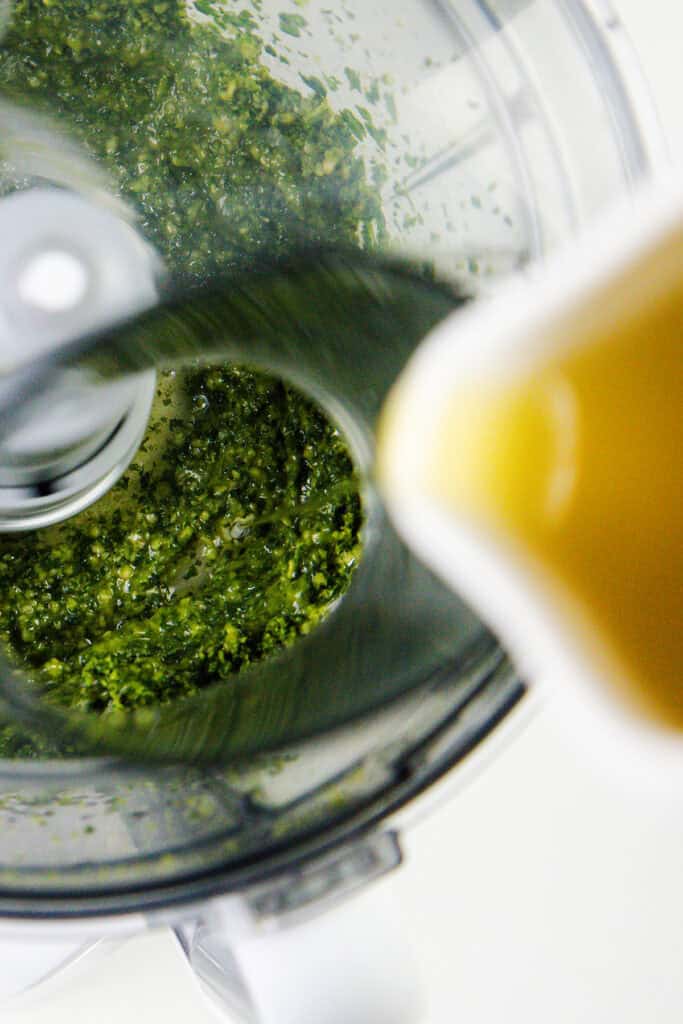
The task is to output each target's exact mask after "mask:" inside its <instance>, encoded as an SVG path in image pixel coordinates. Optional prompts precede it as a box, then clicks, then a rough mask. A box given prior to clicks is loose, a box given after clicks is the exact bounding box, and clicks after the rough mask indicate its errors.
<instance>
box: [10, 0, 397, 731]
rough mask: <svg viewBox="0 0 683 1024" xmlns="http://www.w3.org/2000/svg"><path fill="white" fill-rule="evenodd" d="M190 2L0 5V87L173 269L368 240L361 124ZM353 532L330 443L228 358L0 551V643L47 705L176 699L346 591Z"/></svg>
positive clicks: (244, 17) (348, 485) (356, 506)
mask: <svg viewBox="0 0 683 1024" xmlns="http://www.w3.org/2000/svg"><path fill="white" fill-rule="evenodd" d="M194 7H195V8H197V9H198V10H199V11H200V12H201V15H202V16H201V18H200V19H199V20H195V19H194V18H190V17H189V16H188V13H187V11H186V7H185V4H184V3H182V2H178V0H161V2H159V0H93V2H83V3H77V2H74V0H17V2H15V4H14V6H13V15H12V23H11V27H10V29H9V31H8V33H7V35H6V36H5V38H4V40H3V45H2V47H0V90H1V91H2V92H4V94H5V95H8V96H10V97H21V98H22V99H28V100H29V101H30V102H31V103H32V104H34V105H35V106H37V107H38V108H42V109H46V110H48V111H49V112H51V113H53V114H56V115H57V116H58V117H59V119H60V122H61V123H62V124H63V125H64V126H65V127H66V128H69V129H70V130H71V131H72V132H73V133H74V134H75V135H76V136H77V137H79V138H80V139H81V141H82V142H83V143H84V145H85V146H86V148H87V149H88V150H89V151H90V152H91V153H92V154H94V155H95V156H96V157H97V158H98V159H99V160H100V161H101V162H103V163H104V164H106V166H107V167H108V168H109V169H110V171H111V172H112V173H113V175H114V176H115V179H116V181H117V182H118V186H119V188H120V192H121V194H122V195H123V196H124V197H125V198H126V199H127V200H128V201H129V202H130V203H131V204H132V205H133V206H134V207H135V208H136V209H137V211H138V213H139V224H140V228H141V231H142V232H143V234H144V235H145V236H146V237H147V238H148V239H150V240H151V241H152V242H153V243H154V244H155V246H156V247H157V249H158V251H159V252H160V254H161V255H162V257H163V258H164V260H165V262H166V266H167V268H168V269H169V271H170V273H171V276H172V278H173V279H174V280H175V281H179V282H181V283H191V282H196V281H201V280H205V279H207V278H209V277H210V276H211V275H213V274H214V273H216V272H217V271H222V270H225V269H228V268H231V267H232V268H234V267H238V266H241V265H244V264H245V263H248V262H249V261H250V260H251V259H253V257H254V256H255V255H257V254H259V253H261V252H266V253H267V254H268V255H270V256H272V255H277V254H278V253H282V252H285V251H287V249H289V248H291V247H293V246H296V245H298V244H300V243H302V242H315V241H324V242H325V243H328V244H329V243H332V244H334V243H338V244H345V245H347V246H348V245H358V244H362V245H366V246H367V245H368V244H372V243H373V241H374V240H376V239H377V238H378V237H379V236H380V235H381V232H382V223H383V222H382V215H381V210H380V206H379V201H378V198H377V195H376V193H375V191H374V189H373V188H372V187H371V186H369V185H368V184H367V178H368V175H367V172H366V167H365V164H364V162H363V159H362V158H361V156H360V155H359V154H358V151H357V147H358V146H359V143H360V142H361V140H362V139H363V138H364V136H365V134H366V130H367V129H366V127H365V126H364V125H363V124H362V123H361V122H360V121H359V120H358V119H357V118H356V117H355V115H354V114H353V113H351V112H350V111H342V112H341V113H339V112H335V111H334V110H333V109H332V107H331V106H330V104H329V103H328V100H327V98H326V96H325V94H324V89H321V88H317V87H313V86H307V85H305V84H302V91H301V92H299V91H297V90H296V89H293V88H291V87H289V86H287V85H284V84H282V83H281V82H279V81H277V80H276V79H275V78H274V77H273V76H272V74H271V73H270V72H269V71H268V70H267V69H266V67H265V66H264V65H263V64H262V63H261V57H262V54H263V49H262V48H263V46H264V44H263V43H262V42H261V40H260V39H259V38H258V35H257V32H256V28H257V24H256V21H255V17H254V15H252V14H251V13H249V12H248V11H244V10H242V11H239V10H238V7H237V5H233V4H230V3H227V4H226V3H223V4H221V5H215V6H214V5H210V4H207V3H204V2H201V3H200V2H197V3H195V5H194ZM254 7H255V8H256V9H258V4H254ZM298 24H299V22H297V25H298ZM268 53H269V54H270V56H271V57H272V58H274V57H275V56H276V50H275V49H274V48H273V47H272V46H269V47H268ZM361 524H362V512H361V505H360V499H359V496H358V486H357V480H356V478H355V475H354V471H353V466H352V462H351V459H350V457H349V454H348V451H347V449H346V446H345V444H344V442H343V440H342V439H341V438H340V436H339V434H338V433H337V431H336V430H335V428H334V427H333V426H332V425H331V424H330V423H329V422H328V421H327V420H326V418H325V417H324V416H323V414H322V413H321V412H320V411H319V410H317V409H316V408H314V407H313V406H312V405H311V403H310V402H309V401H308V400H307V399H305V398H304V397H302V396H301V395H300V394H298V393H297V392H295V391H293V390H292V389H290V388H289V387H287V386H285V385H283V384H282V383H280V382H278V381H275V380H272V379H269V378H266V377H264V376H262V375H259V374H256V373H253V372H250V371H248V370H246V369H239V368H235V367H228V368H214V369H197V370H193V371H188V372H184V373H183V374H182V375H178V376H177V377H175V376H174V375H173V374H169V375H166V376H165V377H164V378H162V380H161V382H160V387H159V393H158V397H157V403H156V407H155V412H154V414H153V417H152V422H151V424H150V429H149V431H148V434H147V437H146V440H145V442H144V444H143V448H142V450H141V452H140V455H139V457H138V458H137V459H136V461H135V463H134V464H133V465H132V466H131V467H130V469H129V470H128V472H127V473H126V474H125V475H124V477H123V478H122V480H121V481H120V482H119V483H118V484H117V486H116V487H115V488H114V490H113V491H112V492H110V494H109V495H108V496H107V497H106V498H105V499H104V500H103V501H102V502H100V503H98V504H97V505H96V506H94V508H93V509H91V510H89V511H88V512H86V513H83V514H81V515H80V516H78V517H76V518H75V519H73V520H71V521H69V522H67V523H65V524H63V525H61V526H59V527H53V528H50V529H49V530H44V531H40V532H37V533H34V534H31V535H30V536H25V537H20V538H9V537H8V538H4V539H2V540H1V541H0V638H1V639H2V640H3V641H4V642H5V643H6V644H7V645H8V646H9V648H10V650H11V651H12V652H13V653H14V654H15V655H16V656H17V657H18V658H19V659H20V661H22V662H23V663H25V664H28V665H30V666H31V669H32V670H33V673H34V674H35V675H36V676H37V678H38V679H40V680H41V682H42V683H43V684H44V685H45V686H46V688H47V694H48V696H49V699H51V700H53V701H54V702H56V703H59V704H62V705H67V706H71V707H78V708H85V709H90V710H93V711H98V712H102V711H107V710H108V709H113V708H135V707H140V706H144V705H148V704H152V703H156V702H158V701H168V700H171V699H174V698H176V697H179V696H182V695H188V694H191V693H194V692H196V691H197V689H198V688H201V687H203V686H206V685H208V684H211V683H213V682H216V681H219V680H222V679H224V678H226V677H228V676H229V675H230V674H232V673H233V672H235V671H237V670H239V669H240V668H242V667H243V666H246V665H248V664H250V663H252V662H254V661H256V660H258V659H260V658H263V657H265V656H267V655H269V654H270V653H271V652H273V651H276V650H277V649H278V648H279V647H280V646H281V645H283V644H287V643H289V642H291V641H292V640H294V639H295V638H296V637H297V636H299V635H301V634H304V633H306V632H308V631H309V630H310V629H311V628H312V627H313V626H314V625H315V624H316V623H317V622H318V621H319V620H320V619H321V617H323V616H324V615H325V614H326V613H327V611H328V610H329V608H330V606H331V605H332V604H333V603H334V601H335V600H337V599H338V598H339V597H340V595H341V594H342V593H343V592H344V590H345V588H346V587H347V585H348V582H349V579H350V576H351V575H352V572H353V569H354V567H355V565H356V564H357V561H358V559H359V553H360V542H359V533H360V528H361Z"/></svg>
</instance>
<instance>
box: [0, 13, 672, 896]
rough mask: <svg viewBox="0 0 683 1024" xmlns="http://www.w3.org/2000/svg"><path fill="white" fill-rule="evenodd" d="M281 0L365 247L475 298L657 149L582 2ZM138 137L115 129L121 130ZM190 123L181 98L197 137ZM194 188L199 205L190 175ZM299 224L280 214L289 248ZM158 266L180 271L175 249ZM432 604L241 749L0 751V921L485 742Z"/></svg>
mask: <svg viewBox="0 0 683 1024" xmlns="http://www.w3.org/2000/svg"><path fill="white" fill-rule="evenodd" d="M72 6H74V8H75V6H76V5H72ZM200 6H201V7H202V11H198V10H197V7H196V6H194V5H193V6H192V12H193V17H196V18H198V19H199V20H200V21H201V20H202V19H205V18H206V17H207V16H209V15H210V12H211V10H212V9H214V10H218V11H220V10H223V11H225V10H233V5H231V4H225V5H221V4H220V3H219V2H216V3H214V4H213V8H212V7H211V5H206V4H204V5H200ZM282 6H283V5H282V3H281V2H280V0H278V2H277V3H275V2H273V3H270V2H264V3H263V5H262V8H263V9H262V13H261V14H259V15H258V16H256V15H255V17H256V22H257V24H256V29H255V31H257V32H258V33H259V34H261V35H262V36H263V38H264V40H265V41H266V42H267V43H268V44H271V43H272V52H270V53H269V52H265V51H264V53H263V56H262V60H263V63H264V64H265V65H266V66H267V67H268V68H269V69H270V71H271V73H272V74H273V75H274V76H275V77H277V78H278V79H279V80H281V81H285V82H287V83H288V84H290V85H291V86H292V87H293V88H294V89H296V90H298V91H300V92H302V93H304V94H305V95H307V96H308V97H309V98H311V97H312V96H313V95H314V94H315V93H316V91H317V90H319V89H326V91H327V98H328V100H329V102H330V103H331V104H332V106H333V107H334V108H335V109H336V110H342V109H348V110H351V111H352V112H354V116H355V117H358V118H360V119H361V120H362V121H363V120H365V115H364V114H363V112H362V111H361V110H359V109H358V108H359V107H363V108H365V110H366V113H369V116H371V118H372V124H373V130H372V132H366V133H365V137H364V139H363V141H362V142H360V143H359V148H358V155H360V156H362V157H363V159H364V162H365V168H366V172H367V174H368V176H369V177H370V178H371V177H372V169H373V167H379V168H381V169H382V171H381V176H380V178H379V179H378V180H382V184H381V197H382V207H383V212H384V219H385V222H386V235H384V236H382V246H383V247H384V248H386V249H388V250H390V251H391V252H398V253H400V254H401V255H403V256H408V257H410V258H411V259H425V260H428V261H430V262H431V263H433V264H434V265H435V266H436V268H437V271H438V273H439V274H440V275H441V276H442V277H445V278H447V279H452V280H457V281H463V280H464V281H465V282H467V284H468V287H469V288H470V290H471V291H473V292H475V293H481V292H484V291H487V290H492V289H495V287H496V284H497V282H498V281H499V280H501V279H502V278H504V277H505V276H506V275H507V274H509V273H510V272H511V271H514V270H517V269H519V268H522V267H524V266H525V265H526V264H527V263H528V262H529V261H531V260H535V259H539V258H542V257H543V255H544V254H545V253H547V252H548V251H550V250H551V249H552V248H554V247H555V246H557V245H558V244H560V243H562V242H563V241H564V240H565V239H567V238H568V237H570V236H571V235H572V234H573V233H574V232H575V231H576V230H577V229H579V228H580V227H581V225H582V224H584V223H586V222H589V221H590V220H591V219H592V218H593V217H595V216H596V215H598V214H599V213H600V212H601V211H603V210H604V209H605V208H606V207H607V206H608V205H609V204H610V202H612V201H613V200H614V199H615V198H616V197H617V196H622V195H623V194H624V193H625V192H628V191H629V189H631V188H632V186H633V185H634V184H635V183H637V182H638V181H639V180H640V179H642V178H643V177H645V176H647V175H648V174H650V173H651V172H652V170H653V169H654V168H656V167H657V166H658V165H659V163H661V162H662V161H663V160H664V159H665V157H664V153H663V149H662V144H661V141H660V135H659V130H658V126H657V122H656V117H655V115H654V113H653V111H652V108H651V106H650V104H649V100H648V96H647V90H646V88H645V86H644V83H643V82H642V80H641V78H640V74H639V70H638V68H637V65H636V62H635V60H634V58H633V55H632V53H631V50H630V47H629V44H628V41H627V40H626V38H625V36H624V33H623V30H622V28H621V26H620V24H619V22H618V20H617V18H616V17H615V15H614V14H613V13H612V12H611V10H610V9H609V8H608V7H607V5H605V4H604V3H602V2H600V3H599V2H597V0H595V2H587V0H586V2H584V0H555V2H551V0H538V2H534V0H490V2H475V0H374V2H373V3H372V4H368V3H367V0H344V2H343V3H342V4H340V5H335V6H334V8H332V7H331V5H328V4H322V3H319V2H317V0H313V2H311V3H309V4H307V5H306V6H305V7H303V8H298V7H295V6H292V8H291V14H296V16H297V17H302V18H303V19H304V21H305V24H303V23H301V22H297V23H295V24H296V25H297V26H298V30H299V31H298V34H296V32H295V34H294V35H292V34H288V33H287V32H283V22H282V19H281V15H282ZM87 7H88V5H87V4H86V3H85V2H84V4H83V9H84V11H85V9H86V8H87ZM19 9H21V5H19ZM207 12H208V14H207ZM285 24H287V23H285ZM289 24H290V26H291V24H292V23H291V22H290V23H289ZM231 31H232V30H231ZM173 44H174V40H170V42H169V40H168V39H166V40H165V44H164V45H173ZM3 47H4V48H3V49H2V50H0V85H1V84H2V73H1V62H2V61H5V62H10V63H11V61H12V59H13V50H12V47H13V34H12V26H11V21H10V25H9V28H8V30H7V34H6V35H5V39H4V44H3ZM282 58H285V61H286V63H283V62H282ZM79 59H80V58H78V56H77V55H76V56H74V61H75V66H76V65H77V63H78V60H79ZM6 66H9V65H8V64H6ZM349 69H350V73H349ZM36 70H37V73H38V72H39V71H40V68H39V67H38V68H37V69H36ZM136 73H137V72H136V71H135V69H134V68H133V69H132V70H131V74H132V75H135V74H136ZM38 80H39V75H38V74H37V77H36V81H38ZM315 83H317V84H315ZM332 83H334V84H332ZM38 93H40V102H39V103H38V102H37V97H38ZM11 99H12V100H13V101H17V100H23V101H24V103H25V104H26V105H27V111H28V113H29V114H30V113H31V111H32V110H33V109H34V108H36V107H40V109H41V110H43V111H44V110H45V109H47V112H48V114H49V113H52V114H53V115H54V114H56V115H57V116H58V119H59V121H60V125H61V126H62V127H65V128H66V129H67V130H69V131H72V132H74V133H75V135H76V136H78V133H79V121H78V117H77V116H76V115H75V112H74V111H72V112H71V113H70V112H69V111H68V109H66V108H65V106H64V104H60V103H59V102H57V100H54V101H53V102H52V103H51V101H50V96H49V94H48V93H46V90H45V88H42V91H41V90H40V88H38V87H34V86H33V84H32V83H31V82H30V81H29V80H28V79H27V80H26V82H25V88H17V86H16V82H15V83H14V86H13V88H12V90H11ZM366 123H367V122H366ZM81 127H82V126H81ZM140 130H141V126H140V125H135V124H131V125H130V139H132V140H135V138H136V137H137V135H136V132H139V131H140ZM208 130H209V126H208V125H206V124H203V123H202V118H201V106H200V105H199V106H198V107H197V125H196V131H197V135H198V137H200V138H201V137H202V132H204V131H208ZM39 148H40V147H39V146H38V149H39ZM3 156H4V157H7V156H9V158H10V161H13V162H14V171H13V173H15V172H16V171H17V168H18V170H19V172H21V173H23V174H24V175H28V176H29V177H30V178H32V179H35V178H37V179H41V178H47V180H53V181H58V180H59V179H58V177H56V176H55V175H54V174H51V172H50V171H49V170H46V169H45V168H47V167H48V164H49V160H47V162H46V163H45V164H44V165H40V163H39V164H38V165H36V164H35V162H33V161H34V157H35V156H36V152H35V150H34V151H32V152H31V153H28V155H27V152H26V150H24V152H23V153H21V152H20V151H16V150H15V152H14V154H12V153H9V154H8V153H3ZM22 161H23V163H22ZM3 170H4V171H6V168H3ZM62 170H63V169H62ZM10 177H11V175H10ZM128 184H129V185H130V181H129V182H128ZM287 184H288V185H289V186H291V187H292V188H294V189H295V190H296V189H297V188H299V186H300V183H299V182H297V181H296V180H292V181H290V182H288V183H287ZM196 189H197V194H198V196H199V197H200V198H202V201H203V202H204V203H205V207H206V208H207V209H208V206H209V205H210V204H209V203H208V199H207V197H206V196H202V182H201V180H198V181H197V182H196ZM123 195H124V198H125V199H126V200H127V201H128V202H129V203H130V204H131V205H132V206H133V207H134V208H135V207H136V203H138V201H139V193H137V194H136V193H135V191H134V190H132V191H131V190H130V189H129V190H128V191H126V187H124V188H123ZM136 195H137V198H136ZM338 198H339V197H335V196H333V197H332V205H331V207H330V209H334V203H335V202H336V200H337V199H338ZM213 200H215V197H213ZM148 212H149V211H146V210H145V209H144V208H143V209H142V210H141V220H140V224H141V230H142V232H143V234H144V233H145V231H146V225H147V224H148V223H149V217H148V216H147V214H148ZM301 234H302V229H301V227H300V226H299V227H297V229H296V231H294V230H292V232H291V236H290V241H292V242H294V241H301V240H302V239H301ZM303 234H304V235H305V230H304V231H303ZM286 240H287V232H286V231H285V241H286ZM304 240H305V239H304ZM317 240H320V239H317ZM152 241H154V238H152ZM163 255H165V254H164V253H162V256H163ZM247 255H248V254H247ZM179 268H180V271H181V276H182V270H183V266H182V259H180V261H179ZM441 594H442V591H440V590H439V591H434V592H433V594H432V599H433V600H434V601H436V599H437V598H439V599H440V595H441ZM380 597H381V595H380ZM453 601H454V604H453V606H452V608H451V610H450V612H449V614H452V616H453V635H452V649H450V650H449V651H448V652H446V653H443V652H441V653H440V654H439V657H438V658H437V659H436V662H435V663H430V664H427V663H426V662H425V663H424V664H423V665H422V671H421V673H420V674H419V677H416V678H411V679H410V680H409V685H408V682H406V683H405V685H395V686H394V685H393V681H392V680H393V677H392V676H391V673H389V678H388V681H387V680H384V682H385V683H386V684H387V685H385V687H384V689H383V691H382V694H381V699H377V694H375V695H374V699H373V695H372V694H368V695H366V698H363V695H362V694H361V695H359V697H358V700H357V701H356V702H355V703H352V704H349V705H345V706H343V708H342V712H340V713H337V714H336V715H335V714H332V713H330V714H329V715H328V714H327V713H326V712H325V711H324V710H321V711H320V713H319V714H317V717H316V718H315V721H312V720H311V719H310V717H309V718H308V719H306V722H305V726H300V727H297V726H296V723H295V722H294V723H293V722H292V721H287V722H285V723H284V724H283V723H282V721H281V720H280V718H278V715H279V711H278V708H277V706H276V704H273V705H272V707H271V711H272V714H271V716H270V720H268V715H267V714H266V713H265V712H264V723H265V725H264V728H266V726H267V728H268V729H270V732H269V733H268V737H269V739H268V742H267V743H264V747H267V752H264V753H263V754H261V755H257V754H252V756H251V757H250V758H249V760H248V761H244V760H243V761H239V760H237V761H235V762H234V763H232V764H231V765H230V766H229V767H227V768H226V767H214V768H202V767H197V766H194V767H192V766H187V765H184V766H183V765H180V766H177V765H176V766H169V765H161V766H154V765H140V764H128V763H125V762H122V761H115V760H105V759H95V760H82V759H77V758H73V759H65V760H61V761H59V762H53V761H49V760H47V761H42V762H32V761H22V760H6V761H3V762H1V763H0V829H1V830H2V835H3V842H2V845H1V848H0V914H6V915H12V916H27V915H28V916H30V915H35V914H40V915H48V916H59V915H81V914H103V913H107V912H113V911H121V910H132V909H139V908H141V907H142V906H147V907H149V906H166V905H169V904H177V903H184V902H187V901H190V900H196V899H197V898H200V897H203V896H206V895H209V894H211V893H214V892H217V891H222V890H226V889H230V888H233V887H235V886H236V885H238V884H244V883H245V882H246V881H249V880H253V879H257V878H259V877H262V876H263V875H264V874H265V873H266V872H272V871H273V870H274V869H275V868H277V867H282V866H284V865H289V864H291V863H293V862H294V861H295V860H297V859H298V858H300V857H303V856H309V855H310V854H311V853H313V852H315V851H317V850H320V849H323V848H326V847H327V846H329V845H330V844H331V843H333V842H340V841H342V840H344V839H348V837H349V836H350V835H353V834H357V833H358V831H359V830H364V829H368V828H370V827H371V826H372V825H373V824H374V823H375V822H376V821H377V820H378V819H379V818H381V817H382V816H384V815H385V814H387V813H388V812H389V811H390V810H392V809H395V808H397V807H399V806H400V805H401V804H402V803H404V802H405V801H407V800H409V799H411V798H413V797H414V796H415V795H416V794H417V793H419V792H420V791H421V790H422V789H424V788H425V786H427V785H428V784H429V783H430V782H431V781H432V780H433V779H434V778H436V777H437V776H438V775H440V774H441V773H442V772H444V771H445V770H447V769H449V768H451V767H452V766H453V765H454V764H456V763H457V762H459V761H461V760H462V759H463V758H465V757H466V756H467V754H468V753H469V752H470V751H471V750H472V749H473V748H474V747H475V746H477V745H478V744H480V743H482V742H484V741H485V739H486V737H487V735H488V734H489V733H490V732H491V730H493V729H494V728H495V726H496V724H497V723H498V722H499V721H500V720H501V719H502V718H503V717H505V715H506V714H507V712H508V711H509V710H510V709H511V708H512V707H513V706H514V705H515V704H516V703H517V702H518V701H519V700H521V699H523V695H524V686H523V684H522V683H521V682H520V680H519V679H518V678H517V676H516V674H515V671H514V669H513V668H512V667H511V666H510V664H509V663H508V662H507V659H506V657H505V654H504V652H503V651H501V649H500V648H499V646H498V644H497V643H496V641H495V638H493V637H492V636H491V635H490V634H489V633H488V632H487V631H486V630H485V628H484V627H483V625H482V624H481V623H478V622H477V621H476V620H474V619H473V617H472V616H471V614H470V613H469V612H467V610H466V609H464V608H462V606H461V605H460V604H459V603H458V602H457V599H455V598H454V599H453ZM446 625H448V624H447V623H446ZM407 628H408V629H409V628H410V622H408V625H407ZM394 635H395V636H398V635H399V634H398V633H395V634H394ZM397 650H398V648H396V649H394V650H393V651H392V652H391V653H392V656H393V657H394V661H396V656H397V655H396V651H397ZM389 662H391V658H387V663H389ZM385 667H386V666H385ZM392 671H393V670H392ZM396 671H397V673H398V675H400V672H398V670H396ZM392 687H393V688H392ZM7 699H8V701H9V700H10V698H9V697H7ZM4 710H5V712H6V719H7V720H9V721H12V720H13V716H15V715H16V714H17V713H18V710H17V708H12V707H11V705H10V703H7V704H6V705H5V709H4ZM267 710H268V709H267V707H266V711H267ZM304 718H305V716H304ZM271 727H272V728H271Z"/></svg>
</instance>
